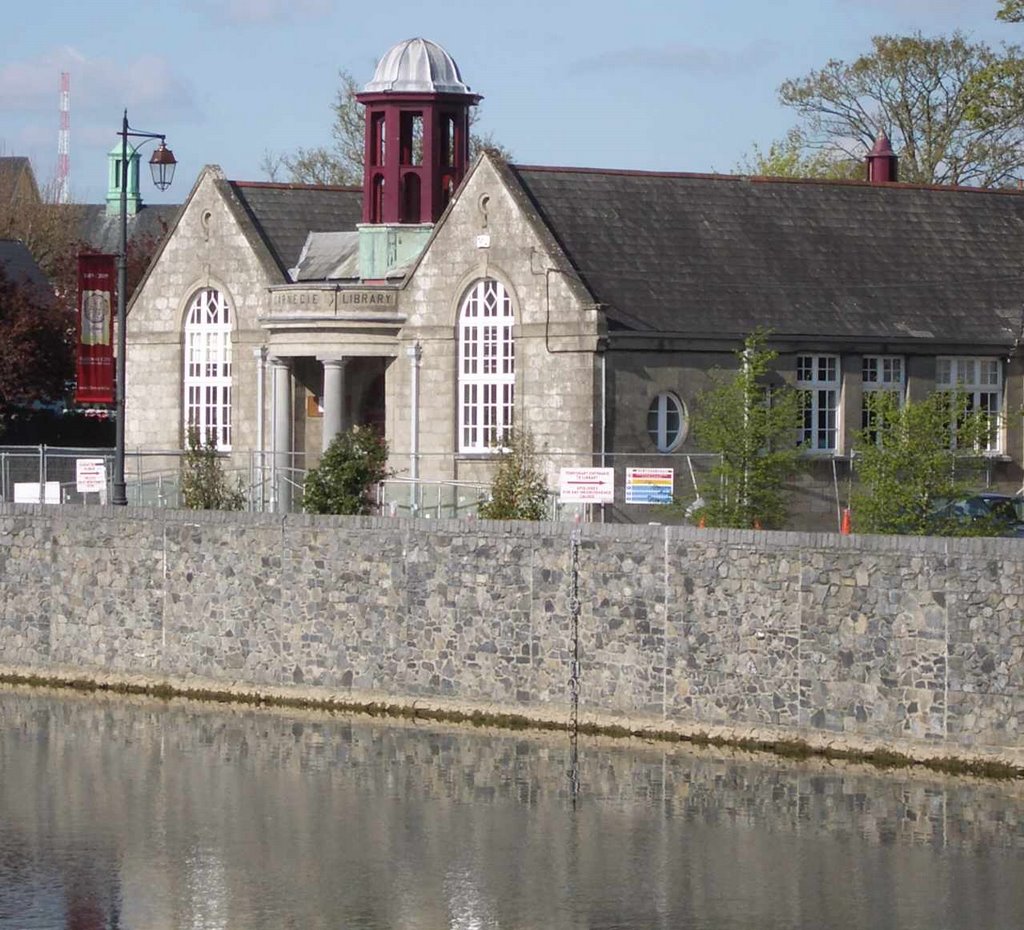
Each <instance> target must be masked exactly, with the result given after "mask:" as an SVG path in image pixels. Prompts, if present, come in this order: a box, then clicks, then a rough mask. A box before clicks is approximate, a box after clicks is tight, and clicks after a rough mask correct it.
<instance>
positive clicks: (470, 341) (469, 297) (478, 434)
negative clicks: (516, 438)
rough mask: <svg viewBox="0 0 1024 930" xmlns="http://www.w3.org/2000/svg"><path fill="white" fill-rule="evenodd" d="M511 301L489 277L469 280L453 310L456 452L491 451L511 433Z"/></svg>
mask: <svg viewBox="0 0 1024 930" xmlns="http://www.w3.org/2000/svg"><path fill="white" fill-rule="evenodd" d="M515 322H516V320H515V313H514V312H513V309H512V298H511V297H510V296H509V293H508V291H506V290H505V287H504V285H503V284H502V283H501V282H500V281H497V280H495V279H494V278H481V279H480V280H479V281H476V282H474V283H473V284H472V285H471V286H470V288H469V290H467V291H466V293H465V295H464V296H463V298H462V305H461V307H460V308H459V324H458V325H459V442H458V448H459V452H461V453H469V454H477V453H495V452H501V451H502V449H503V448H505V446H506V444H507V443H508V440H509V438H510V436H511V434H512V420H513V414H514V413H515V390H516V346H515V338H514V327H515Z"/></svg>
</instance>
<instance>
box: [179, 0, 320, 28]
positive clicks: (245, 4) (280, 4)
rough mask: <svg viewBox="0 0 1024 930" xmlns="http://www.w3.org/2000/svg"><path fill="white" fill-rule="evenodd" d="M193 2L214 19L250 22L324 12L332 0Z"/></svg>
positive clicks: (199, 0)
mask: <svg viewBox="0 0 1024 930" xmlns="http://www.w3.org/2000/svg"><path fill="white" fill-rule="evenodd" d="M193 6H194V7H195V8H196V9H198V10H199V11H200V12H203V13H207V14H209V15H210V16H211V17H212V18H213V19H214V20H216V21H217V22H221V23H230V24H232V25H250V24H254V23H282V22H288V21H290V20H297V19H310V18H316V17H321V16H327V15H328V14H330V13H332V12H333V11H334V7H335V0H193Z"/></svg>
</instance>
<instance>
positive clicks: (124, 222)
mask: <svg viewBox="0 0 1024 930" xmlns="http://www.w3.org/2000/svg"><path fill="white" fill-rule="evenodd" d="M120 136H121V242H120V248H119V250H118V253H117V432H116V438H115V445H114V488H113V495H112V497H111V503H112V504H117V505H119V506H121V507H124V506H126V505H127V503H128V493H127V489H126V488H125V481H124V425H125V424H124V403H125V383H124V379H125V354H126V352H127V338H126V334H125V323H126V315H127V314H126V304H127V297H128V294H127V291H128V140H129V139H130V138H131V139H159V140H160V145H159V146H158V147H157V149H156V151H155V152H153V157H152V158H150V160H149V168H150V171H152V173H153V183H154V184H155V185H156V186H157V188H158V189H159V190H162V191H163V190H167V188H168V187H170V186H171V181H172V180H173V178H174V166H175V165H176V164H177V161H175V158H174V153H173V152H172V151H171V150H170V149H169V148H167V145H166V144H165V142H164V138H165V137H164V136H163V134H162V133H159V132H139V131H138V130H137V129H132V128H131V127H130V126H129V125H128V111H127V110H125V111H124V118H123V119H122V121H121V132H120ZM142 144H143V143H140V144H139V145H142ZM138 149H139V146H134V147H133V148H132V150H131V154H132V155H134V154H135V153H136V152H137V151H138Z"/></svg>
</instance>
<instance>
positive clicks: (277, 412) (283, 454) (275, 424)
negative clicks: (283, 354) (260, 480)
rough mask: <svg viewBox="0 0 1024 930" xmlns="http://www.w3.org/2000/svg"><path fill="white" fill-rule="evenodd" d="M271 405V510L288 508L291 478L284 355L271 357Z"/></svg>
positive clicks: (289, 406) (289, 399)
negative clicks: (282, 356) (272, 393)
mask: <svg viewBox="0 0 1024 930" xmlns="http://www.w3.org/2000/svg"><path fill="white" fill-rule="evenodd" d="M270 366H271V379H272V381H273V392H274V396H273V406H272V408H271V413H270V422H271V442H272V449H273V459H272V471H271V499H272V501H273V505H274V506H273V509H274V512H275V513H289V512H290V511H291V509H292V482H293V481H294V480H295V473H294V472H293V470H292V469H293V466H294V464H295V463H294V462H293V461H292V417H293V416H294V412H293V410H292V372H291V368H290V367H289V365H288V362H287V360H286V359H283V358H276V357H274V358H271V360H270Z"/></svg>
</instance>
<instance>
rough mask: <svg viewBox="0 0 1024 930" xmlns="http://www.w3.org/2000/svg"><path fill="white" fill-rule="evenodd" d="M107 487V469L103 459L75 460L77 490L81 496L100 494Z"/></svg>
mask: <svg viewBox="0 0 1024 930" xmlns="http://www.w3.org/2000/svg"><path fill="white" fill-rule="evenodd" d="M106 487H107V468H106V466H105V465H104V464H103V459H75V490H76V491H78V493H79V494H98V493H99V492H101V491H105V490H106Z"/></svg>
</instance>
